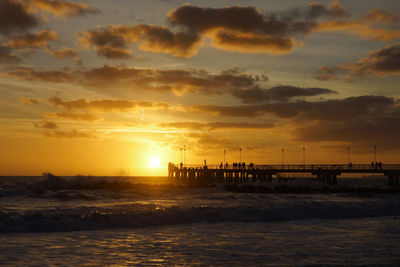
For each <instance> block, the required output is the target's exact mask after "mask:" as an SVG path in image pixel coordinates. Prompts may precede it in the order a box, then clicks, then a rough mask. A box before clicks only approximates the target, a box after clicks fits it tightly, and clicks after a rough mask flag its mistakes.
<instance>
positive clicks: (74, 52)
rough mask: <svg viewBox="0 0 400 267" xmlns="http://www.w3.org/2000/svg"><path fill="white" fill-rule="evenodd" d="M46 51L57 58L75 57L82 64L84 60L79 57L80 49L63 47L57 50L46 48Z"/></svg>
mask: <svg viewBox="0 0 400 267" xmlns="http://www.w3.org/2000/svg"><path fill="white" fill-rule="evenodd" d="M45 51H46V52H47V53H48V54H50V55H52V56H54V57H56V58H60V59H63V58H73V59H74V60H75V62H76V63H77V64H78V65H82V60H81V59H80V58H79V57H78V49H72V48H68V47H62V48H60V49H57V50H51V49H50V48H48V49H45Z"/></svg>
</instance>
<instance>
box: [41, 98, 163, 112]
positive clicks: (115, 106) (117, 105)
mask: <svg viewBox="0 0 400 267" xmlns="http://www.w3.org/2000/svg"><path fill="white" fill-rule="evenodd" d="M49 103H50V104H52V105H54V106H58V107H63V108H66V109H84V110H85V109H86V110H99V111H112V110H117V111H128V110H133V109H135V108H158V109H165V108H168V107H169V105H168V104H167V103H164V102H148V101H129V100H114V99H102V100H93V101H87V100H86V99H83V98H81V99H78V100H72V101H65V100H63V99H61V98H59V97H52V98H50V99H49Z"/></svg>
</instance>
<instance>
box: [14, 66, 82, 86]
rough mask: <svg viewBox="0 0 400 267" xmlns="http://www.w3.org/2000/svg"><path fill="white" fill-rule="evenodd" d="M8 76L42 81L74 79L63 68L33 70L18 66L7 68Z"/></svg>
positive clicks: (69, 80)
mask: <svg viewBox="0 0 400 267" xmlns="http://www.w3.org/2000/svg"><path fill="white" fill-rule="evenodd" d="M7 75H8V76H11V77H15V78H18V79H21V80H27V81H42V82H55V83H69V82H72V81H74V80H75V79H74V76H73V75H72V73H70V72H68V71H65V70H60V71H59V70H49V71H47V70H34V69H32V68H26V67H19V68H12V69H9V70H8V72H7Z"/></svg>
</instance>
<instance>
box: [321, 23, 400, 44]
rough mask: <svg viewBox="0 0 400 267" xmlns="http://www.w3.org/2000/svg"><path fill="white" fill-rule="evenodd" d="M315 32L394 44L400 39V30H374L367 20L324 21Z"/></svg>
mask: <svg viewBox="0 0 400 267" xmlns="http://www.w3.org/2000/svg"><path fill="white" fill-rule="evenodd" d="M314 30H315V31H320V32H329V31H345V32H347V33H349V34H356V35H359V36H361V37H362V38H364V39H370V40H374V41H380V42H392V41H396V40H399V39H400V31H399V30H392V29H384V28H372V27H371V25H369V24H368V21H365V20H351V21H342V20H335V21H324V22H321V23H319V24H318V25H317V26H316V27H315V29H314Z"/></svg>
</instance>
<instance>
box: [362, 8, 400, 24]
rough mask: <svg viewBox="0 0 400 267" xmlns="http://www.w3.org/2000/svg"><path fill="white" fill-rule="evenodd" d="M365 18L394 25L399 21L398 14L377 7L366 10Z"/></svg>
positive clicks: (399, 16)
mask: <svg viewBox="0 0 400 267" xmlns="http://www.w3.org/2000/svg"><path fill="white" fill-rule="evenodd" d="M365 19H366V20H367V21H371V22H378V23H382V24H386V25H396V24H397V23H399V22H400V15H399V14H393V13H390V12H387V11H385V10H381V9H379V8H374V9H371V10H369V11H368V12H367V14H366V15H365Z"/></svg>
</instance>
